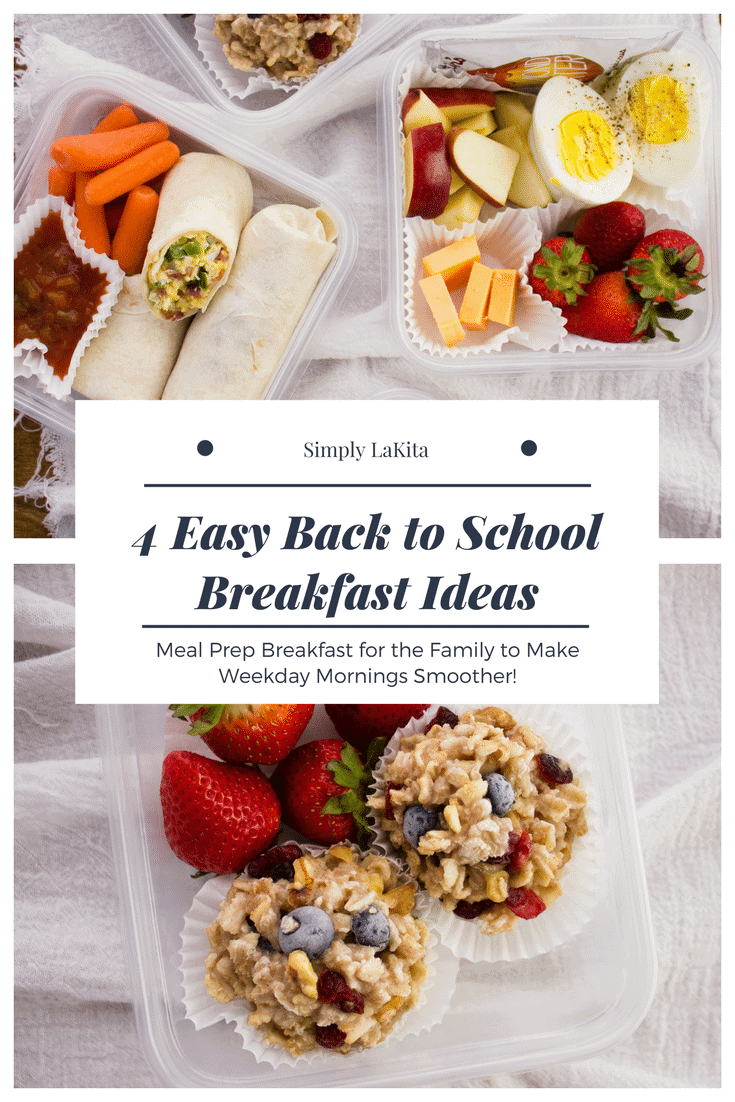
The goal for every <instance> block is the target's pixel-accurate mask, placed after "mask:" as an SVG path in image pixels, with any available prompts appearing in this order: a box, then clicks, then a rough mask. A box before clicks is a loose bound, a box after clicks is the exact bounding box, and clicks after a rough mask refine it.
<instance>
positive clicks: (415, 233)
mask: <svg viewBox="0 0 735 1102" xmlns="http://www.w3.org/2000/svg"><path fill="white" fill-rule="evenodd" d="M473 233H474V234H475V236H476V237H477V244H478V247H479V250H480V259H481V261H482V263H483V264H485V265H486V266H487V267H488V268H515V269H517V270H518V271H520V273H521V278H520V283H519V286H518V298H517V301H516V310H515V319H514V324H513V325H511V326H505V325H498V324H496V323H494V322H490V324H489V325H488V327H487V329H484V330H478V331H472V330H466V335H465V337H464V339H463V340H462V341H460V342H459V344H455V345H453V346H452V347H451V348H447V346H446V345H445V344H444V342H443V340H442V338H441V336H440V334H439V330H438V329H437V325H436V322H435V320H434V318H433V316H432V314H431V310H430V309H429V306H428V303H427V302H426V300H425V298H424V296H423V294H422V292H421V288H420V287H419V280H420V279H423V275H424V272H423V259H424V257H425V256H428V255H429V253H433V252H435V251H436V250H437V249H441V248H443V247H444V246H445V245H448V244H450V242H452V241H458V240H460V239H461V238H463V237H469V236H470V235H471V234H473ZM540 245H541V237H540V231H539V227H538V225H537V224H536V222H535V221H534V219H533V218H532V217H531V216H530V215H529V213H528V212H527V211H525V210H520V209H516V208H512V207H506V208H505V209H504V210H502V211H498V213H497V214H496V215H495V217H494V218H492V219H491V220H490V221H487V222H484V221H482V220H480V221H478V222H467V223H465V224H464V225H463V226H462V228H461V229H456V230H448V229H447V228H446V226H437V225H436V223H434V222H432V221H431V220H428V219H422V218H408V219H406V221H405V223H404V257H405V263H404V311H405V316H406V322H407V325H408V331H409V334H410V336H411V340H412V341H413V343H414V344H415V345H417V346H418V348H420V349H421V350H422V351H423V352H429V353H431V354H432V355H433V356H440V357H441V358H442V359H448V360H462V359H470V358H471V357H472V356H473V355H486V354H487V353H488V352H499V351H500V349H501V348H502V347H503V345H505V344H507V343H511V344H518V345H521V346H522V347H524V348H532V349H534V351H540V350H543V349H549V348H553V347H554V346H555V345H557V344H559V342H560V340H561V339H562V337H563V335H564V329H563V326H562V321H563V319H562V316H561V311H560V310H557V309H556V308H555V307H553V306H552V305H551V303H549V302H544V301H543V299H541V298H540V297H539V296H538V295H536V294H534V293H533V291H532V290H531V287H530V285H529V283H528V279H527V277H526V275H525V272H526V271H527V269H528V266H529V264H530V262H531V259H532V257H533V254H534V253H535V252H536V250H537V249H538V248H539V246H540ZM464 291H465V288H464V287H461V288H459V290H456V291H452V292H451V297H452V300H453V302H454V304H455V306H456V308H457V312H459V308H460V306H461V303H462V297H463V295H464Z"/></svg>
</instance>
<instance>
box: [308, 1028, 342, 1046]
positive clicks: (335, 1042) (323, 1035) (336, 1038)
mask: <svg viewBox="0 0 735 1102" xmlns="http://www.w3.org/2000/svg"><path fill="white" fill-rule="evenodd" d="M314 1031H315V1034H316V1036H315V1040H316V1043H317V1044H318V1045H321V1046H322V1048H341V1047H342V1045H343V1044H344V1043H345V1041H346V1040H347V1034H346V1033H343V1032H342V1030H341V1029H340V1028H339V1026H336V1025H334V1024H332V1025H318V1026H315V1027H314Z"/></svg>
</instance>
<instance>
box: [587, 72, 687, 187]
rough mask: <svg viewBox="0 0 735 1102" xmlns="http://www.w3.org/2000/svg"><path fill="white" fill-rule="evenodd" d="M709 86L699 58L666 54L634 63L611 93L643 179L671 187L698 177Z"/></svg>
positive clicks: (607, 95)
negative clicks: (703, 100) (703, 91)
mask: <svg viewBox="0 0 735 1102" xmlns="http://www.w3.org/2000/svg"><path fill="white" fill-rule="evenodd" d="M703 86H704V75H703V74H702V72H701V66H700V65H698V63H697V62H696V61H695V59H694V58H688V57H685V56H684V55H681V54H674V53H667V52H663V51H662V52H657V53H652V54H644V55H643V56H642V57H639V58H637V59H636V60H635V61H632V62H631V64H630V65H628V66H627V67H626V68H625V69H624V70H623V71H622V73H621V74H620V76H619V77H617V78H615V80H614V81H613V83H612V84H610V85H609V86H608V87H607V88H606V89H605V98H606V99H607V100H608V102H609V103H610V105H611V107H612V110H613V114H614V115H615V117H616V118H617V119H618V120H619V122H620V123H621V125H622V126H623V127H624V129H625V133H626V136H627V139H628V144H629V146H630V149H631V153H632V154H633V172H634V174H635V175H636V176H637V177H638V178H639V179H640V180H643V181H645V183H647V184H655V185H657V186H659V187H665V188H668V187H672V186H675V185H678V184H681V183H683V182H684V181H685V180H686V179H687V177H689V176H690V175H691V174H692V172H693V171H694V169H695V168H696V165H697V161H698V159H699V154H700V152H701V149H702V131H701V124H700V114H701V110H700V88H701V87H703Z"/></svg>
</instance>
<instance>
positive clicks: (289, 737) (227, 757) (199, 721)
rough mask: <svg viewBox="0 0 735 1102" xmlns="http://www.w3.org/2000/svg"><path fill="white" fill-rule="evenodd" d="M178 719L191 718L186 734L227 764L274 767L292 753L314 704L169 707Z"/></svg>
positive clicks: (178, 705)
mask: <svg viewBox="0 0 735 1102" xmlns="http://www.w3.org/2000/svg"><path fill="white" fill-rule="evenodd" d="M168 707H169V711H171V712H173V714H174V715H175V716H176V718H177V719H191V727H190V728H189V734H191V735H199V736H200V737H201V739H202V742H205V743H206V744H207V746H208V747H209V749H210V750H211V751H212V752H213V753H215V754H216V755H217V757H218V758H222V759H223V761H230V762H253V763H256V764H258V765H275V764H276V763H277V762H279V761H281V760H282V759H283V758H285V757H286V754H288V752H289V750H293V748H294V746H295V745H296V743H297V742H298V741H299V739H300V738H301V735H302V734H303V732H304V728H305V727H306V725H307V724H308V722H309V720H310V719H311V717H312V715H313V712H314V705H313V704H169V706H168Z"/></svg>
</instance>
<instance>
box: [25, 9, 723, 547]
mask: <svg viewBox="0 0 735 1102" xmlns="http://www.w3.org/2000/svg"><path fill="white" fill-rule="evenodd" d="M492 21H498V22H501V23H502V24H503V26H504V28H505V27H507V26H513V27H516V26H517V27H518V28H519V30H522V28H523V25H524V23H527V22H529V21H533V22H534V23H539V22H543V21H545V22H547V23H548V24H549V27H550V29H557V30H558V29H560V28H561V27H564V26H566V27H567V28H572V29H573V30H577V31H581V30H582V29H583V28H584V27H585V26H587V27H594V26H596V25H600V24H605V23H606V24H608V25H612V26H616V25H618V24H620V27H621V34H623V33H625V29H626V28H628V27H634V26H635V25H636V24H638V25H646V26H648V25H651V24H657V25H661V26H662V27H663V26H665V27H668V28H671V27H672V26H678V27H682V28H685V29H688V30H691V31H692V32H694V33H695V34H698V35H699V36H700V37H702V38H704V39H705V41H706V42H707V43H708V44H709V45H710V46H711V47H712V48H713V49H714V50H715V51H716V52H718V53H719V48H720V30H719V23H718V19H717V16H716V15H708V14H702V13H695V14H689V15H687V14H678V13H674V14H671V13H668V14H653V15H651V14H640V15H637V14H635V13H631V12H625V14H624V15H623V16H622V18H621V16H620V15H617V16H616V15H608V16H606V15H600V14H590V15H584V14H581V13H575V14H574V15H566V16H564V15H544V14H535V15H533V16H530V17H529V16H523V15H521V16H503V15H486V14H483V15H459V16H448V15H444V16H442V15H416V16H415V17H414V27H415V29H416V30H417V31H418V30H421V29H422V28H434V27H437V26H441V25H446V26H450V25H452V26H455V25H468V24H471V23H477V22H492ZM16 34H19V35H20V36H21V38H22V40H23V44H24V45H23V51H24V55H25V57H26V61H27V64H28V67H29V71H28V75H27V76H26V77H25V78H24V80H23V81H22V83H21V86H20V88H19V89H18V91H17V93H16V148H20V146H21V145H22V144H23V142H24V141H25V140H26V138H27V136H28V135H29V134H30V133H31V132H32V127H33V123H34V120H35V119H36V118H37V117H38V114H39V112H40V111H41V110H42V108H43V104H44V101H45V99H46V98H47V96H48V95H49V94H50V93H51V92H53V91H55V90H56V88H57V87H58V85H59V84H60V83H61V82H62V81H63V80H65V79H69V78H70V77H71V76H78V75H80V74H82V73H88V72H92V71H94V70H95V69H98V68H99V67H100V66H101V65H102V66H109V65H110V64H117V65H123V66H126V67H132V68H135V69H136V71H138V72H141V73H144V74H145V75H146V76H148V77H152V78H155V79H158V80H160V81H164V82H166V83H167V84H169V85H173V86H174V87H176V88H178V89H180V90H181V91H183V92H184V93H185V94H186V95H187V96H188V97H190V96H191V92H190V91H189V89H188V86H187V85H186V83H185V82H184V81H183V79H182V77H181V75H180V73H179V72H178V71H177V69H176V67H175V65H174V64H173V63H172V62H171V61H170V60H169V59H168V58H167V57H166V56H165V55H164V54H163V53H162V51H161V50H160V48H159V47H158V46H157V44H156V43H154V42H151V41H150V40H149V38H148V36H147V34H146V31H145V29H144V27H143V25H142V24H141V23H140V22H139V21H138V20H137V19H135V18H134V17H132V16H129V15H33V16H30V15H21V16H18V17H17V19H16ZM72 44H73V46H72ZM131 59H134V62H131ZM350 95H351V91H350V87H346V88H345V110H344V113H343V114H341V115H339V116H338V117H337V118H334V119H332V120H331V121H329V122H327V123H325V124H324V125H322V126H321V127H320V128H319V129H318V130H317V131H315V132H313V133H312V132H310V131H309V130H306V131H305V132H304V133H303V134H302V135H298V136H293V135H292V136H290V138H289V140H288V141H285V140H279V135H278V134H277V133H275V134H273V135H272V141H271V145H270V148H271V150H272V152H274V153H275V154H276V155H280V156H282V157H283V158H284V159H286V160H289V159H291V158H292V159H293V160H294V161H295V162H296V163H298V164H299V165H300V166H302V167H303V168H306V169H307V170H309V171H310V172H312V173H313V174H314V175H316V176H323V177H326V178H327V179H328V180H329V182H330V184H332V185H333V186H334V187H336V188H338V189H339V190H341V191H342V192H343V194H345V195H346V196H347V197H349V200H350V203H351V205H352V207H353V210H354V212H355V214H356V216H357V218H358V222H359V230H360V252H359V257H358V261H357V265H356V268H355V271H354V278H353V279H352V282H351V283H350V285H349V287H348V288H347V289H346V292H345V295H344V298H343V301H342V303H341V304H340V306H339V307H338V308H337V309H336V310H335V312H334V314H333V316H332V318H331V319H330V322H329V324H328V325H326V326H325V328H324V330H323V332H321V333H319V334H317V335H316V337H315V343H314V345H313V347H312V350H311V351H312V354H313V359H312V361H311V363H310V365H309V367H308V368H307V370H306V371H305V373H304V375H303V377H302V378H301V380H300V381H299V382H298V383H296V385H295V386H294V388H293V390H292V392H291V393H290V395H289V397H290V398H292V399H297V400H298V399H309V398H314V399H317V398H318V399H322V398H330V399H331V398H351V399H352V398H374V397H376V396H378V395H380V394H381V392H384V391H385V390H386V389H389V388H395V387H412V388H417V389H419V390H421V391H423V392H424V393H425V394H426V395H427V397H430V398H435V399H446V398H478V399H485V400H488V399H489V400H492V399H528V398H536V399H540V400H549V399H572V398H580V399H581V398H585V399H613V400H620V399H658V401H659V402H660V425H661V429H660V432H661V447H660V454H661V464H660V534H661V536H663V537H690V538H701V537H710V538H711V537H716V536H719V534H720V451H719V408H720V404H719V400H720V375H719V366H720V365H719V356H713V357H712V358H711V360H710V361H708V362H704V363H700V364H697V365H695V366H693V367H691V368H689V369H687V370H674V371H654V372H643V371H641V372H637V371H631V372H624V371H611V372H608V371H606V372H602V373H599V372H596V371H594V370H585V371H581V370H580V371H575V372H574V373H573V374H564V375H554V374H551V373H549V372H548V371H538V372H532V373H529V374H526V375H520V376H517V377H507V378H497V377H486V378H483V377H476V376H475V377H472V376H470V377H467V378H459V379H455V378H452V377H450V376H429V375H427V374H426V373H425V372H422V371H421V369H420V368H418V367H416V366H414V365H413V364H411V363H409V362H408V361H406V360H403V359H402V358H400V357H397V356H396V349H395V346H394V344H393V343H392V340H391V337H390V328H389V325H388V315H387V306H386V303H385V302H384V301H383V299H382V290H381V285H380V279H379V278H377V276H376V273H378V272H379V271H380V251H381V239H382V237H383V234H384V225H385V219H384V217H383V210H382V204H383V201H384V200H383V189H382V186H381V183H380V180H379V179H378V177H377V167H376V162H377V158H376V111H375V108H374V107H372V106H369V107H360V108H355V109H350V105H349V97H350ZM62 446H63V445H62ZM59 491H60V487H58V486H57V487H51V488H50V495H51V497H50V500H51V501H52V502H53V500H54V495H55V494H57V493H58V492H59Z"/></svg>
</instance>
